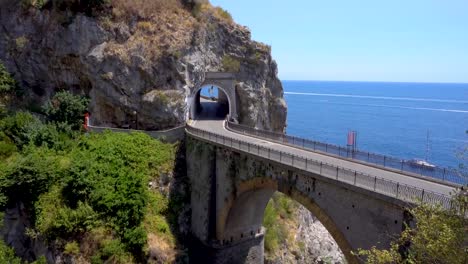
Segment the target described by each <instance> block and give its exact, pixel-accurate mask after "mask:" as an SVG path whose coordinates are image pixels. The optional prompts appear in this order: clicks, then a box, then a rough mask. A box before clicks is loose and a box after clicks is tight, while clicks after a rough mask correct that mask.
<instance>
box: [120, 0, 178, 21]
mask: <svg viewBox="0 0 468 264" xmlns="http://www.w3.org/2000/svg"><path fill="white" fill-rule="evenodd" d="M112 7H113V10H112V14H113V15H114V17H115V18H118V19H126V20H128V19H132V18H134V17H137V18H138V19H149V18H151V17H152V16H155V15H158V14H160V13H162V12H163V11H164V13H178V12H180V10H181V9H183V6H182V3H181V2H180V0H133V1H128V0H112Z"/></svg>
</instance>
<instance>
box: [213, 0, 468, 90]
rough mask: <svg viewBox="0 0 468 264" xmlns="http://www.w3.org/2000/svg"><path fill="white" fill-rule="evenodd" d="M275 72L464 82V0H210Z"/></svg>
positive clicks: (467, 41) (293, 76)
mask: <svg viewBox="0 0 468 264" xmlns="http://www.w3.org/2000/svg"><path fill="white" fill-rule="evenodd" d="M211 3H212V4H213V5H217V6H221V7H223V8H224V9H226V10H228V11H229V12H230V13H231V14H232V16H233V17H234V19H235V20H236V22H238V23H239V24H242V25H245V26H248V27H249V28H250V29H251V31H252V37H253V39H255V40H258V41H261V42H264V43H267V44H269V45H271V46H272V50H273V57H274V59H275V60H276V61H277V62H278V67H279V76H280V78H281V79H282V80H351V81H409V82H465V83H468V0H340V1H339V0H288V1H284V0H283V1H280V0H211Z"/></svg>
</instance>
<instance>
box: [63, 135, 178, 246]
mask: <svg viewBox="0 0 468 264" xmlns="http://www.w3.org/2000/svg"><path fill="white" fill-rule="evenodd" d="M173 159H174V153H173V147H172V146H171V145H168V144H163V143H161V142H159V141H156V140H154V139H152V138H151V137H149V136H148V135H146V134H143V133H132V134H124V133H111V132H105V133H102V134H91V135H90V136H88V137H86V138H82V139H81V143H80V145H79V147H78V148H76V149H75V150H74V151H73V152H72V154H71V164H70V169H69V170H68V171H67V174H68V175H67V177H66V178H65V179H64V180H65V184H64V185H65V186H64V190H63V192H62V194H63V197H64V198H65V201H66V203H67V204H68V205H69V206H70V207H72V208H74V207H75V206H77V204H78V203H79V202H80V201H82V202H87V203H89V204H90V205H91V206H92V208H93V209H94V210H95V211H96V212H97V213H98V214H100V215H101V216H102V217H103V219H104V220H105V221H106V222H107V223H108V224H109V225H111V226H112V227H113V228H114V229H115V230H116V231H117V234H119V235H120V236H121V238H122V241H123V242H124V243H125V244H126V245H128V247H129V248H130V249H132V250H135V247H136V246H137V245H139V244H140V243H141V237H140V238H138V239H136V237H137V235H138V234H140V233H139V232H136V231H135V228H137V227H139V226H140V224H141V223H142V220H143V219H144V215H145V211H146V210H145V209H146V207H147V202H148V190H147V184H148V178H149V177H153V175H158V174H159V173H160V170H162V169H164V167H165V166H167V165H166V164H167V163H168V162H169V161H171V160H173ZM132 230H133V231H132ZM137 230H138V229H137ZM130 231H131V232H130ZM129 232H130V233H129ZM138 241H140V242H138Z"/></svg>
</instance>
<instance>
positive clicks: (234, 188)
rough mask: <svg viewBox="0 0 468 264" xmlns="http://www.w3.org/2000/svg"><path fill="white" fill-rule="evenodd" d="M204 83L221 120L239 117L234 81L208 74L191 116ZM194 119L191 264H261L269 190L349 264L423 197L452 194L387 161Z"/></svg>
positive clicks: (386, 237)
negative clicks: (218, 100) (218, 101)
mask: <svg viewBox="0 0 468 264" xmlns="http://www.w3.org/2000/svg"><path fill="white" fill-rule="evenodd" d="M205 85H216V86H218V87H219V88H220V89H221V90H222V91H223V92H224V93H225V96H226V100H227V101H228V103H229V115H230V116H231V117H237V112H236V111H237V110H236V109H237V108H236V106H237V105H236V104H237V102H236V93H235V76H234V75H233V74H224V73H209V74H207V75H206V80H205V82H204V83H203V84H202V85H201V86H200V87H198V88H196V89H194V91H193V93H192V96H191V98H190V101H191V104H190V105H191V113H190V114H191V117H195V112H194V111H195V110H196V108H197V104H198V103H199V97H200V88H201V87H203V86H205ZM197 98H198V99H197ZM197 100H198V101H197ZM193 119H195V120H189V122H188V123H187V126H186V134H187V155H186V157H187V170H188V175H189V178H190V181H191V204H192V223H191V227H192V242H193V245H196V246H195V247H194V248H195V249H194V250H193V252H192V254H191V255H192V257H191V261H192V260H194V261H195V263H263V259H264V258H263V257H264V254H263V252H264V244H263V243H264V238H263V236H264V229H263V227H262V222H263V214H264V210H265V207H266V205H267V203H268V201H269V199H270V198H271V196H272V195H273V193H274V192H275V191H279V192H282V193H284V194H286V195H288V196H289V197H291V198H292V199H294V200H296V201H298V202H299V203H301V204H302V205H304V206H305V207H306V208H308V209H309V210H310V211H311V212H312V213H313V214H314V215H315V216H316V217H317V218H318V219H319V220H320V222H321V223H322V224H323V225H324V226H325V227H326V228H327V230H328V231H329V232H330V234H331V235H332V236H333V238H334V239H335V240H336V242H337V244H338V245H339V247H340V248H341V249H342V251H343V253H344V254H345V257H346V259H347V261H348V262H350V263H356V262H358V260H357V259H356V258H355V257H354V256H353V255H352V254H351V251H352V250H355V249H357V248H370V247H371V246H374V245H378V246H379V247H387V246H389V243H390V239H391V237H392V236H393V235H397V234H399V233H400V232H401V231H402V230H403V228H404V226H405V223H406V222H408V221H410V220H411V219H410V217H409V215H408V213H407V212H406V211H405V208H407V207H408V206H411V205H413V204H415V203H418V202H419V201H421V200H422V201H424V202H428V203H438V204H442V206H445V207H450V206H451V204H450V195H451V194H453V193H454V192H455V189H456V188H457V187H460V185H458V184H453V183H449V182H446V181H438V180H431V179H429V178H426V177H420V176H417V175H414V173H410V172H405V171H403V169H402V170H396V169H392V168H388V167H385V157H384V164H383V166H380V165H376V164H370V163H366V162H361V161H357V160H353V159H352V158H348V157H343V156H340V155H333V154H329V153H324V152H323V151H316V150H315V148H314V149H312V148H306V147H304V143H305V140H302V147H300V146H298V145H297V144H295V143H294V142H291V141H288V140H285V138H286V137H287V136H286V135H282V134H275V133H272V132H268V131H259V130H256V129H253V128H250V127H244V126H241V125H238V124H235V123H232V122H230V121H228V120H220V119H217V120H216V119H213V120H210V119H203V120H197V119H196V118H193ZM292 141H294V139H292ZM314 147H315V143H314ZM387 162H388V161H387ZM402 166H403V165H402ZM402 168H403V167H402ZM444 173H445V171H444ZM444 175H445V174H444ZM464 180H465V181H466V178H464ZM465 184H466V183H465Z"/></svg>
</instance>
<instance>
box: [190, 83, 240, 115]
mask: <svg viewBox="0 0 468 264" xmlns="http://www.w3.org/2000/svg"><path fill="white" fill-rule="evenodd" d="M231 105H232V102H231V98H230V96H229V94H228V93H227V92H226V91H225V89H223V88H221V87H219V86H217V85H214V84H205V85H203V86H201V87H200V88H199V89H197V90H195V92H194V96H193V99H192V103H191V104H190V119H193V120H197V119H225V118H226V116H228V115H231V113H232V112H231V111H232V109H231V108H232V107H231Z"/></svg>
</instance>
